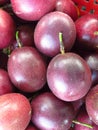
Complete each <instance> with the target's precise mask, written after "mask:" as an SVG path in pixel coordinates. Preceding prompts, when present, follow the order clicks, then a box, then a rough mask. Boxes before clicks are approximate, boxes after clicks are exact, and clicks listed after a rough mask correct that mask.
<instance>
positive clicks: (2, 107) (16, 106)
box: [0, 93, 31, 130]
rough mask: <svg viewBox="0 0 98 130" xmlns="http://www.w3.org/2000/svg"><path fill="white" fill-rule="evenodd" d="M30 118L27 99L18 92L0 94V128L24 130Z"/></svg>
mask: <svg viewBox="0 0 98 130" xmlns="http://www.w3.org/2000/svg"><path fill="white" fill-rule="evenodd" d="M30 119H31V106H30V103H29V100H28V99H27V98H26V97H25V96H23V95H22V94H19V93H12V94H4V95H2V96H0V130H25V128H26V127H27V126H28V124H29V122H30Z"/></svg>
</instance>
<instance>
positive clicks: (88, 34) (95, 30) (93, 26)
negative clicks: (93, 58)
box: [75, 14, 98, 51]
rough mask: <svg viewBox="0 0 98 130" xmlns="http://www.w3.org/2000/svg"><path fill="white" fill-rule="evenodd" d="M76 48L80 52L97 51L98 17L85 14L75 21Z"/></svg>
mask: <svg viewBox="0 0 98 130" xmlns="http://www.w3.org/2000/svg"><path fill="white" fill-rule="evenodd" d="M75 25H76V32H77V38H76V41H77V42H76V47H77V48H78V49H82V50H89V51H95V50H98V15H95V14H86V15H83V16H82V17H80V18H78V19H77V20H76V21H75Z"/></svg>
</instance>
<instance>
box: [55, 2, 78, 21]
mask: <svg viewBox="0 0 98 130" xmlns="http://www.w3.org/2000/svg"><path fill="white" fill-rule="evenodd" d="M55 10H57V11H61V12H64V13H66V14H68V15H69V16H70V17H71V18H72V19H73V20H74V21H76V20H77V19H78V11H77V8H76V5H75V4H74V2H73V1H72V0H69V1H68V0H57V2H56V8H55Z"/></svg>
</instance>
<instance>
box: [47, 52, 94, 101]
mask: <svg viewBox="0 0 98 130" xmlns="http://www.w3.org/2000/svg"><path fill="white" fill-rule="evenodd" d="M47 82H48V85H49V88H50V89H51V91H52V92H53V93H54V95H56V96H57V97H58V98H60V99H62V100H64V101H75V100H78V99H80V98H82V97H84V96H85V95H86V94H87V92H88V91H89V89H90V87H91V83H92V81H91V70H90V68H89V66H88V65H87V63H86V61H85V60H84V59H83V58H82V57H80V56H79V55H78V54H75V53H71V52H68V53H65V54H58V55H56V56H55V57H54V58H53V59H52V60H51V61H50V63H49V65H48V68H47Z"/></svg>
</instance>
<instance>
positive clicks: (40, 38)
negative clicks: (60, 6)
mask: <svg viewBox="0 0 98 130" xmlns="http://www.w3.org/2000/svg"><path fill="white" fill-rule="evenodd" d="M60 32H61V33H62V34H63V43H64V48H65V51H66V52H67V51H70V50H71V48H72V46H73V44H74V42H75V39H76V28H75V24H74V22H73V20H72V19H71V17H70V16H68V15H67V14H65V13H63V12H60V11H54V12H51V13H49V14H47V15H45V16H44V17H42V19H40V21H39V22H38V24H37V25H36V27H35V32H34V41H35V46H36V47H37V49H38V50H39V51H40V52H41V53H43V54H45V55H47V56H50V57H53V56H55V55H57V54H58V53H59V52H60V40H59V33H60Z"/></svg>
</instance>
